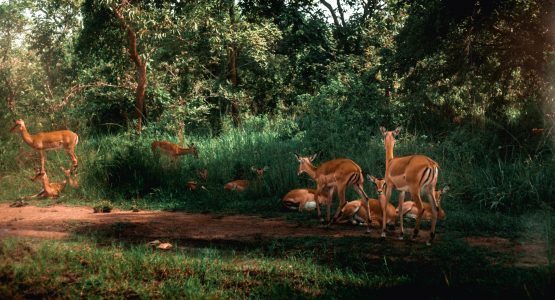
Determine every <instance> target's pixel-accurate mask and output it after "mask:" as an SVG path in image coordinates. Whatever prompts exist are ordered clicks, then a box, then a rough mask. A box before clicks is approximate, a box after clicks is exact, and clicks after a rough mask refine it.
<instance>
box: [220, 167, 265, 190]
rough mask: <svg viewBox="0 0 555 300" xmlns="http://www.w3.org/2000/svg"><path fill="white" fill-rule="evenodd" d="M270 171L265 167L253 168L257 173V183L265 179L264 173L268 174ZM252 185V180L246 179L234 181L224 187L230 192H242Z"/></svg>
mask: <svg viewBox="0 0 555 300" xmlns="http://www.w3.org/2000/svg"><path fill="white" fill-rule="evenodd" d="M268 169H269V167H268V166H265V167H264V168H255V167H251V171H253V172H254V173H256V180H257V181H260V180H262V178H263V177H264V172H266V171H267V170H268ZM251 183H253V182H252V180H246V179H237V180H232V181H230V182H228V183H226V184H225V185H224V189H225V190H228V191H238V192H242V191H244V190H245V189H247V188H248V187H249V186H250V185H251Z"/></svg>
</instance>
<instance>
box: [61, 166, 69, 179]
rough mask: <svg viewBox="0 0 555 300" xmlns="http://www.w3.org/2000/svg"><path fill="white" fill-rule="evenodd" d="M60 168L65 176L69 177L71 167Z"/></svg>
mask: <svg viewBox="0 0 555 300" xmlns="http://www.w3.org/2000/svg"><path fill="white" fill-rule="evenodd" d="M60 170H62V172H64V174H65V175H66V177H71V169H65V168H64V167H60Z"/></svg>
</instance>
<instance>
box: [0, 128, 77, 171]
mask: <svg viewBox="0 0 555 300" xmlns="http://www.w3.org/2000/svg"><path fill="white" fill-rule="evenodd" d="M15 130H19V132H21V137H22V138H23V140H24V141H25V143H27V145H29V146H31V148H33V149H35V150H36V151H38V153H39V156H40V172H41V173H44V160H45V152H44V151H45V150H52V149H59V148H64V150H65V151H66V152H67V154H68V155H69V157H70V158H71V162H72V165H71V172H72V173H73V172H75V169H77V156H75V146H76V145H77V142H79V136H78V135H77V134H76V133H75V132H73V131H70V130H59V131H50V132H39V133H37V134H33V135H31V134H29V132H28V131H27V127H25V122H23V120H17V121H15V125H14V126H13V127H12V129H10V131H11V132H14V131H15Z"/></svg>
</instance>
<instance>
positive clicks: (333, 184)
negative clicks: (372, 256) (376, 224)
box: [295, 154, 371, 232]
mask: <svg viewBox="0 0 555 300" xmlns="http://www.w3.org/2000/svg"><path fill="white" fill-rule="evenodd" d="M316 155H317V154H314V155H312V156H299V155H297V154H295V157H297V160H298V161H299V163H300V164H299V170H298V172H297V175H301V174H302V173H307V174H308V176H310V177H311V178H312V179H313V180H314V181H316V193H315V194H314V199H315V200H316V211H317V212H318V218H320V220H321V221H323V220H322V216H321V213H320V197H319V195H320V194H321V193H322V191H324V190H327V189H329V196H330V198H333V193H334V192H335V190H337V194H338V196H339V207H338V208H337V210H336V211H335V215H334V217H333V222H335V221H336V220H337V217H338V216H339V213H340V212H341V209H342V208H343V206H345V203H346V201H345V190H346V189H347V186H349V185H352V186H353V188H354V189H355V191H356V192H357V194H359V196H360V197H362V198H363V199H365V201H364V206H365V208H366V211H367V214H366V216H365V219H366V225H367V227H366V232H370V223H371V221H370V209H369V208H368V196H366V193H365V192H364V188H363V186H362V184H363V183H364V177H363V176H362V170H361V168H360V167H359V166H358V165H357V164H356V163H355V162H354V161H352V160H350V159H346V158H338V159H334V160H330V161H327V162H325V163H323V164H321V165H320V166H319V167H315V166H314V165H312V161H313V160H314V159H315V158H316ZM330 210H331V201H329V202H328V203H327V205H326V221H327V222H328V224H327V226H329V225H330V224H331V223H332V222H330Z"/></svg>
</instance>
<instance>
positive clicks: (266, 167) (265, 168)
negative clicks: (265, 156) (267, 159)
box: [262, 166, 270, 171]
mask: <svg viewBox="0 0 555 300" xmlns="http://www.w3.org/2000/svg"><path fill="white" fill-rule="evenodd" d="M269 168H270V167H268V166H264V168H263V169H262V170H264V171H267V170H268V169H269Z"/></svg>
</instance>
